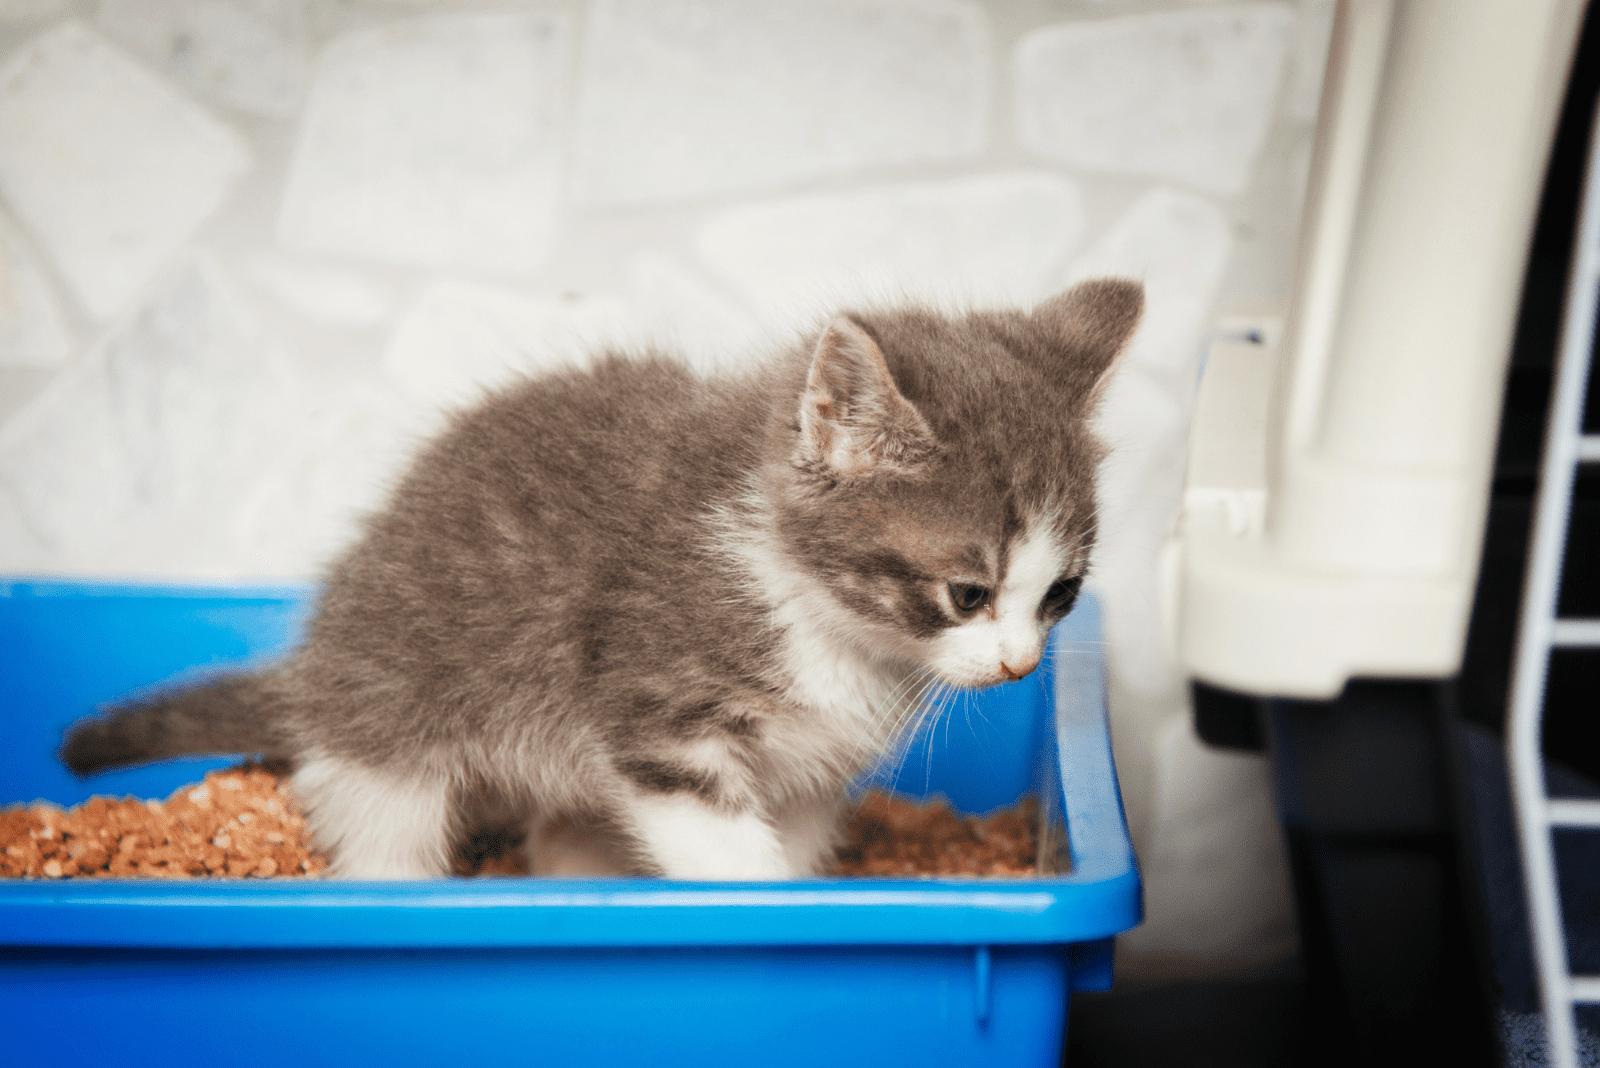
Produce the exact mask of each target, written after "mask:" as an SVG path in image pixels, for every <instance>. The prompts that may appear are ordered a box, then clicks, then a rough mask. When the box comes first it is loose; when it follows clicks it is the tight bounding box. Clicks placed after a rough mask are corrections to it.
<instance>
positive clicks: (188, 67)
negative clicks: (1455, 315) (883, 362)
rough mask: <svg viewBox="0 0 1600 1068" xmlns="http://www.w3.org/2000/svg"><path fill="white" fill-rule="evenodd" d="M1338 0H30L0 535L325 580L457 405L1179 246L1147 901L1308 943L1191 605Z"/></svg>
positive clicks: (1228, 947) (1116, 555) (1131, 618)
mask: <svg viewBox="0 0 1600 1068" xmlns="http://www.w3.org/2000/svg"><path fill="white" fill-rule="evenodd" d="M1330 17H1331V0H1297V2H1251V3H1231V4H1212V3H1193V2H1191V3H1172V2H1157V0H1149V2H1138V0H1128V2H1122V3H1118V2H1109V0H1107V2H1092V0H1077V2H1070V0H991V2H989V3H984V2H981V0H788V2H780V3H750V2H747V0H548V2H540V0H524V2H516V0H483V2H481V3H480V2H474V0H389V2H382V0H99V2H92V0H0V573H8V574H12V575H98V576H117V577H172V578H185V579H244V578H252V579H253V578H265V577H294V578H298V577H308V576H314V575H315V574H316V572H317V568H318V566H319V564H320V563H321V561H323V560H325V559H326V558H327V556H328V554H329V553H330V552H331V551H332V550H333V549H334V548H335V547H337V546H338V545H340V544H341V543H342V542H343V541H344V540H345V539H346V538H347V537H348V536H349V534H350V531H351V529H352V522H353V520H354V517H356V516H358V515H359V514H360V513H361V512H362V511H364V510H366V509H368V508H371V507H372V506H373V505H375V504H376V503H377V502H378V501H379V500H380V499H381V496H382V493H383V490H384V487H385V485H386V483H387V481H388V480H389V479H390V478H392V477H393V475H394V473H395V472H396V470H397V467H398V465H399V464H401V463H402V462H403V460H404V457H405V456H406V455H407V452H408V450H409V449H410V448H411V447H412V445H413V444H414V442H415V441H416V439H417V438H418V437H419V436H421V435H424V434H426V433H427V432H428V431H429V429H430V428H431V427H432V426H434V425H436V423H437V419H438V416H439V413H440V411H441V410H443V409H444V408H445V407H447V406H450V405H455V404H460V403H464V402H467V401H470V399H471V398H472V397H473V396H475V395H476V394H477V393H478V392H479V391H480V390H481V389H482V388H483V387H484V386H487V385H493V384H494V383H496V382H500V381H503V380H504V379H505V378H507V377H508V376H510V375H512V374H515V373H516V372H518V371H524V370H531V369H536V368H539V367H543V366H549V365H552V364H558V363H561V362H564V361H570V360H574V359H581V358H582V354H583V352H584V351H585V350H586V349H587V347H589V346H591V345H593V344H595V343H598V342H607V341H616V342H621V343H627V342H629V341H630V340H635V339H641V338H652V339H656V340H658V341H667V342H670V343H672V344H676V345H679V346H681V347H682V348H683V349H684V350H685V351H686V352H687V353H688V354H689V356H690V357H691V358H692V359H693V360H695V361H696V362H698V363H700V364H701V365H703V366H706V367H714V366H719V365H732V364H737V363H738V362H739V361H740V360H742V359H747V358H749V354H750V353H751V352H752V351H754V349H755V348H757V347H759V346H760V345H761V344H762V343H763V342H764V341H766V340H768V339H773V338H782V337H786V336H788V335H789V334H791V333H792V332H793V331H794V330H795V329H797V328H799V327H802V326H804V325H806V324H808V323H810V322H813V321H814V320H815V317H816V316H817V315H818V314H820V313H821V312H822V311H823V310H825V309H826V308H828V307H829V306H832V305H835V304H837V303H839V302H841V301H850V300H854V299H857V298H863V297H865V298H883V297H893V296H894V295H896V294H911V295H916V296H930V297H936V298H939V299H956V300H967V301H977V302H986V301H1018V302H1032V301H1034V300H1036V299H1038V298H1040V297H1041V296H1043V295H1045V294H1048V293H1050V292H1052V291H1054V290H1056V289H1058V288H1060V287H1061V286H1063V285H1065V284H1067V283H1068V282H1070V281H1072V280H1075V279H1077V278H1080V277H1085V276H1089V275H1094V274H1098V273H1106V272H1115V273H1119V274H1131V275H1134V276H1137V277H1141V278H1143V279H1144V280H1145V281H1146V283H1147V286H1148V292H1149V313H1148V319H1147V321H1146V323H1145V325H1144V326H1143V327H1142V328H1141V331H1140V333H1139V335H1138V338H1137V340H1136V342H1135V344H1134V347H1133V352H1132V354H1131V357H1130V359H1129V362H1128V366H1127V370H1126V373H1125V374H1124V375H1123V376H1122V379H1121V381H1120V382H1119V383H1118V384H1117V386H1116V387H1115V389H1114V391H1113V394H1112V396H1111V397H1110V399H1109V401H1108V406H1107V411H1106V414H1105V420H1104V426H1105V431H1106V433H1107V434H1108V435H1109V437H1110V438H1111V439H1112V441H1113V442H1114V444H1115V446H1116V448H1117V453H1116V456H1115V457H1114V459H1113V460H1112V461H1111V462H1110V463H1109V465H1108V469H1107V473H1106V487H1105V493H1104V501H1103V504H1102V510H1103V515H1104V519H1103V524H1102V530H1103V539H1104V549H1103V550H1102V552H1101V556H1100V560H1099V565H1098V571H1097V576H1096V582H1097V584H1098V585H1099V586H1100V588H1101V589H1102V591H1103V593H1104V595H1105V597H1106V598H1107V600H1108V603H1109V616H1108V618H1109V624H1108V626H1109V633H1108V660H1109V664H1110V667H1111V672H1112V682H1113V694H1114V698H1113V700H1114V707H1113V717H1114V721H1115V729H1116V734H1117V743H1118V747H1119V756H1118V759H1119V762H1120V764H1121V766H1122V771H1123V783H1124V789H1125V791H1126V795H1127V804H1128V810H1129V814H1130V817H1131V819H1132V821H1133V824H1134V828H1135V834H1136V838H1137V841H1138V843H1139V845H1140V848H1141V852H1142V855H1143V857H1144V863H1145V870H1146V874H1147V877H1148V887H1149V889H1148V902H1149V910H1150V922H1149V923H1148V924H1147V926H1146V927H1145V928H1144V929H1142V930H1141V931H1140V932H1138V933H1137V934H1135V935H1134V936H1132V937H1130V938H1128V939H1126V940H1125V944H1124V949H1123V960H1124V964H1125V974H1128V973H1129V970H1131V972H1132V973H1133V974H1140V973H1143V974H1156V973H1158V972H1161V971H1163V970H1165V971H1169V972H1170V971H1172V970H1180V971H1182V970H1189V971H1192V970H1195V969H1212V970H1216V969H1225V968H1232V967H1238V966H1243V965H1248V964H1251V963H1253V962H1259V961H1264V960H1269V959H1271V958H1273V957H1274V956H1277V955H1281V954H1282V953H1284V952H1285V951H1286V950H1287V949H1288V948H1290V947H1291V946H1292V936H1291V935H1290V934H1289V923H1288V912H1287V906H1286V904H1285V900H1286V899H1285V897H1284V890H1283V886H1284V883H1283V876H1282V871H1281V858H1280V855H1279V850H1278V846H1277V839H1276V835H1275V832H1274V830H1273V827H1272V823H1271V819H1270V811H1269V809H1270V806H1269V798H1268V794H1267V787H1266V780H1265V777H1264V774H1263V771H1262V768H1261V766H1260V763H1259V762H1258V761H1256V760H1253V759H1251V758H1247V757H1238V756H1225V755H1219V754H1216V753H1213V752H1209V751H1207V750H1205V749H1204V748H1203V747H1201V746H1200V745H1199V744H1198V743H1197V742H1196V741H1194V739H1193V737H1192V732H1191V730H1190V729H1189V726H1188V718H1187V714H1186V710H1185V708H1184V701H1183V695H1182V688H1181V686H1180V684H1179V680H1178V679H1177V677H1176V676H1175V675H1174V673H1173V671H1172V668H1171V666H1170V664H1169V663H1168V662H1167V660H1166V658H1165V654H1164V652H1163V650H1162V647H1161V642H1160V630H1159V626H1158V622H1157V619H1156V615H1155V599H1156V592H1155V555H1156V552H1157V550H1158V548H1159V546H1160V543H1161V541H1162V539H1163V537H1164V535H1165V532H1166V527H1167V524H1168V522H1169V520H1170V517H1171V513H1172V510H1173V507H1174V504H1175V503H1176V498H1177V493H1178V487H1179V482H1180V478H1181V473H1182V463H1183V449H1184V438H1185V432H1186V426H1187V420H1188V413H1189V410H1190V405H1191V401H1192V397H1193V391H1194V385H1195V379H1196V375H1197V370H1198V361H1199V358H1200V354H1201V352H1202V349H1203V344H1204V340H1205V338H1206V337H1207V336H1208V330H1209V324H1211V323H1213V322H1215V321H1216V319H1217V317H1218V316H1219V315H1221V314H1224V313H1231V314H1240V313H1255V314H1259V313H1265V314H1273V313H1281V311H1282V307H1283V303H1284V300H1285V289H1286V285H1287V281H1288V274H1289V269H1290V265H1291V263H1292V257H1293V242H1294V235H1295V228H1296V222H1297V219H1298V211H1299V200H1300V196H1301V191H1302V188H1303V185H1304V178H1305V172H1306V167H1307V162H1308V159H1309V149H1310V136H1311V126H1312V123H1313V121H1314V117H1315V110H1316V106H1317V100H1318V93H1319V88H1320V77H1321V68H1322V63H1323V57H1324V54H1325V49H1326V41H1327V32H1328V27H1329V22H1330Z"/></svg>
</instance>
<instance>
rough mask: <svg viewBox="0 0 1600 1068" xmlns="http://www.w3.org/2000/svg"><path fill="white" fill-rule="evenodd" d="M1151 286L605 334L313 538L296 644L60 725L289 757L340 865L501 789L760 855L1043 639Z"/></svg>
mask: <svg viewBox="0 0 1600 1068" xmlns="http://www.w3.org/2000/svg"><path fill="white" fill-rule="evenodd" d="M1142 304H1143V291H1142V288H1141V287H1140V286H1139V285H1138V284H1136V283H1132V282H1125V281H1118V280H1104V281H1095V282H1087V283H1084V284H1081V285H1078V286H1076V287H1075V288H1073V289H1071V290H1069V291H1067V292H1066V293H1063V294H1061V295H1059V296H1057V297H1054V298H1052V299H1050V300H1048V301H1045V302H1044V303H1043V304H1041V305H1039V306H1038V307H1037V308H1035V309H1034V310H1033V312H1032V313H1031V314H1026V313H1022V312H1016V311H1003V312H975V313H970V314H965V315H961V316H954V317H952V316H946V315H942V314H938V313H936V312H933V311H930V310H927V309H923V308H911V309H902V310H896V311H888V312H863V313H852V314H848V315H841V316H839V317H838V318H835V319H834V320H833V321H832V322H830V323H828V324H827V326H826V328H825V329H823V330H822V331H821V332H820V333H819V334H816V335H813V337H812V338H811V339H810V340H809V341H808V342H807V343H806V344H805V345H804V346H801V347H797V348H795V349H794V350H792V351H788V352H784V353H780V354H779V355H778V356H776V357H775V358H774V359H772V360H771V361H769V362H768V363H766V364H765V365H764V366H762V367H761V368H759V369H758V370H756V371H754V372H752V373H750V374H748V375H745V376H742V377H732V378H720V379H706V378H702V377H698V376H696V375H695V374H694V373H692V372H691V371H689V370H688V369H687V368H686V367H685V365H683V364H682V363H681V362H678V361H675V360H670V359H664V358H659V357H654V356H648V357H644V358H623V357H621V356H615V355H607V356H604V357H602V358H599V359H598V360H597V361H596V362H595V363H594V364H593V365H592V367H590V368H589V369H586V370H572V371H567V372H564V373H558V374H550V375H546V376H544V377H540V378H537V379H533V380H530V381H527V382H524V383H522V384H520V385H518V386H516V387H514V388H511V389H507V390H505V391H503V392H501V393H499V394H497V395H495V396H493V397H490V398H489V399H488V400H486V401H485V402H484V403H483V404H481V405H480V406H478V407H477V408H475V409H473V410H471V411H469V412H466V413H465V414H463V415H461V416H459V417H458V418H456V419H455V420H454V422H453V424H452V425H451V426H450V427H449V428H448V430H446V431H445V432H444V433H443V434H442V435H441V436H440V437H439V438H438V439H437V440H435V441H434V442H433V443H432V444H431V445H430V446H429V447H428V448H427V449H426V450H425V451H423V453H422V454H421V455H420V457H419V458H418V459H417V460H416V462H415V464H414V465H413V467H412V468H411V470H410V472H409V473H408V474H407V475H406V476H405V478H404V480H403V481H402V482H401V483H400V484H399V486H398V487H397V489H396V490H395V492H394V494H393V497H392V499H391V500H390V502H389V503H388V506H387V508H386V509H385V510H384V511H383V512H381V513H380V514H378V515H377V516H376V517H374V518H373V519H372V520H371V521H370V523H369V525H368V527H367V530H366V533H365V536H364V537H363V538H362V539H361V540H360V541H359V542H358V543H357V544H356V545H355V546H354V547H353V548H352V549H351V550H350V551H349V552H348V553H347V554H346V555H345V556H344V557H343V558H342V559H341V560H340V561H339V562H338V563H337V564H335V565H334V567H333V568H332V571H331V573H330V574H329V576H328V579H327V583H326V586H325V588H324V589H323V591H322V594H321V601H320V604H319V606H318V611H317V614H316V616H315V618H314V620H313V622H312V623H311V625H310V628H309V631H308V634H307V636H306V639H305V642H304V644H303V645H302V646H301V647H300V648H299V649H298V650H297V651H296V652H294V653H293V654H292V655H290V656H289V657H288V658H287V659H286V660H284V661H282V662H281V663H278V664H276V665H274V666H271V667H268V668H266V669H264V670H260V671H256V672H254V673H249V674H234V675H229V676H224V677H222V678H218V679H214V680H212V681H210V682H206V683H202V684H200V685H198V686H194V687H191V688H187V689H182V690H178V691H176V692H171V691H169V692H166V693H162V694H159V695H157V696H155V697H153V698H149V699H147V700H143V701H140V702H136V703H132V704H128V705H124V706H122V707H120V708H116V709H112V710H111V711H110V712H109V713H108V714H107V715H105V716H104V717H101V718H96V719H90V720H86V721H83V722H81V723H79V724H77V725H76V726H75V727H74V728H73V729H72V730H71V732H70V733H69V735H68V739H67V742H66V745H65V747H64V748H63V750H62V757H63V759H64V760H65V762H66V763H67V764H68V766H70V767H71V768H72V769H73V770H74V771H76V772H78V773H79V774H88V773H90V772H94V771H97V770H100V769H102V768H107V767H112V766H117V765H123V764H129V763H135V762H139V761H147V760H152V759H157V758H165V757H171V756H176V755H179V754H184V753H197V752H260V753H264V754H266V755H267V756H269V757H272V758H276V759H281V760H285V761H287V762H288V763H289V765H290V766H291V768H292V775H293V778H292V781H291V784H292V787H293V790H294V792H295V795H296V796H297V797H298V798H299V799H300V801H301V803H302V804H303V806H304V808H305V811H306V816H307V821H308V825H309V826H310V828H311V830H312V834H313V839H314V841H315V843H316V845H317V846H318V847H319V848H321V849H323V850H325V851H326V852H327V853H328V854H329V855H330V857H331V870H332V871H333V872H334V873H336V874H338V875H342V876H346V877H352V878H415V877H425V876H439V875H443V874H445V873H446V872H447V871H448V870H449V865H450V858H451V855H452V850H453V847H454V845H455V844H456V843H457V841H458V840H459V838H460V836H461V835H462V834H463V833H465V831H466V830H467V829H468V827H467V824H468V822H469V821H471V820H475V819H478V818H481V817H482V815H483V813H484V812H485V811H486V810H492V811H493V812H496V813H498V814H499V815H501V816H508V815H509V816H512V817H514V818H515V819H517V820H519V821H521V822H522V824H523V825H524V826H525V827H526V829H527V832H528V834H527V841H528V843H529V851H530V854H531V858H530V859H531V863H532V867H533V870H534V871H535V872H536V873H542V874H606V873H635V874H659V875H665V876H669V877H674V878H690V879H695V878H704V879H780V878H785V877H789V876H795V875H801V874H806V873H811V872H815V871H818V870H820V869H821V868H822V867H823V866H825V865H826V864H827V863H828V861H829V860H830V859H831V853H832V848H833V843H834V834H835V828H836V824H837V822H838V818H839V815H840V812H841V809H842V806H843V803H844V799H845V797H846V791H847V788H848V785H849V784H850V782H851V781H852V780H853V779H854V778H855V777H856V776H857V775H859V774H860V773H861V772H862V770H863V769H864V768H866V767H867V766H869V765H870V763H871V762H872V761H873V760H874V759H875V758H876V757H878V756H879V755H880V754H881V753H882V752H883V751H884V750H885V748H886V747H887V746H889V745H890V744H891V742H892V740H893V736H894V734H895V731H896V729H897V728H899V727H901V726H903V725H904V722H905V714H906V712H907V711H908V710H909V709H910V708H911V706H912V705H913V704H914V698H915V697H916V696H917V694H918V693H919V692H920V689H921V687H922V686H923V685H924V684H926V683H929V682H939V683H944V684H949V685H952V686H957V687H978V686H987V685H990V684H993V683H999V682H1003V681H1005V680H1008V679H1015V678H1020V677H1021V676H1023V675H1026V674H1028V673H1029V672H1030V671H1032V670H1033V669H1034V668H1035V667H1036V666H1037V665H1038V663H1039V660H1040V656H1041V654H1042V650H1043V647H1044V641H1045V635H1046V632H1047V631H1048V630H1049V628H1050V626H1051V624H1053V623H1055V622H1056V621H1057V620H1058V619H1060V618H1061V617H1062V616H1063V615H1065V614H1066V612H1067V610H1068V609H1069V608H1070V607H1071V605H1072V602H1073V599H1074V597H1075V596H1076V595H1077V591H1078V588H1079V586H1080V584H1081V582H1082V579H1083V574H1084V569H1085V568H1086V566H1087V564H1088V559H1089V551H1090V547H1091V544H1092V542H1093V540H1094V528H1095V520H1094V514H1095V512H1094V482H1095V469H1096V466H1097V465H1098V463H1099V461H1100V459H1101V457H1102V447H1101V445H1100V443H1099V442H1098V441H1097V440H1096V438H1095V437H1094V435H1093V433H1092V432H1091V430H1090V427H1089V419H1090V417H1091V415H1092V414H1093V412H1094V409H1095V406H1096V403H1097V401H1098V398H1099V396H1100V394H1101V392H1102V389H1103V386H1104V383H1105V380H1106V378H1107V374H1108V371H1109V370H1110V368H1111V367H1112V365H1113V363H1114V361H1115V358H1116V356H1117V353H1118V352H1119V351H1120V350H1121V349H1122V347H1123V345H1124V344H1125V343H1126V341H1127V339H1128V337H1129V335H1130V334H1131V333H1132V331H1133V329H1134V327H1135V325H1136V324H1137V322H1138V319H1139V315H1140V311H1141V308H1142Z"/></svg>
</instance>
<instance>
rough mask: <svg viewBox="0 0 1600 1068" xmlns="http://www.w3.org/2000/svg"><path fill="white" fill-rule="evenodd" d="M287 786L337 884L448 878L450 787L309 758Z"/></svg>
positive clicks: (437, 778) (418, 776)
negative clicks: (297, 801) (358, 881)
mask: <svg viewBox="0 0 1600 1068" xmlns="http://www.w3.org/2000/svg"><path fill="white" fill-rule="evenodd" d="M289 787H290V789H291V790H293V791H294V795H295V797H296V799H298V800H299V802H300V805H301V807H302V808H303V809H304V810H305V814H306V826H307V829H309V830H310V832H311V841H312V845H313V846H314V847H315V848H316V849H318V850H319V851H321V852H324V853H327V854H328V871H329V874H331V875H334V876H337V877H339V878H342V879H431V878H438V877H440V876H443V875H446V874H448V873H449V871H450V847H451V841H452V822H453V818H454V812H453V809H452V804H451V790H450V783H449V780H448V779H447V778H446V777H445V776H442V775H434V774H428V773H426V772H421V773H418V772H404V773H401V772H391V771H388V770H380V769H376V768H370V767H367V766H366V765H364V764H360V763H357V762H356V761H353V760H347V759H343V758H340V757H334V756H328V755H325V754H315V755H313V756H311V757H309V758H308V759H306V760H305V761H304V762H302V763H301V765H300V767H299V768H298V769H296V771H295V773H294V775H293V776H292V777H291V778H290V780H289Z"/></svg>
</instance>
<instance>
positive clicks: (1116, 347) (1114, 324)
mask: <svg viewBox="0 0 1600 1068" xmlns="http://www.w3.org/2000/svg"><path fill="white" fill-rule="evenodd" d="M1143 313H1144V285H1143V284H1142V283H1140V282H1134V281H1130V280H1129V279H1126V278H1097V279H1095V280H1094V281H1090V282H1079V283H1078V284H1077V285H1075V286H1073V287H1072V288H1071V289H1069V290H1067V291H1066V292H1065V293H1061V294H1058V295H1056V296H1054V297H1051V298H1050V299H1049V300H1047V301H1045V302H1044V303H1042V304H1040V305H1039V306H1038V307H1036V308H1034V309H1033V315H1032V321H1033V323H1034V324H1035V326H1036V327H1037V328H1038V329H1039V330H1040V332H1041V333H1042V334H1043V335H1044V337H1045V341H1046V345H1047V346H1048V347H1049V348H1050V350H1051V351H1052V353H1053V354H1054V358H1055V366H1054V367H1052V368H1051V369H1050V374H1051V376H1052V377H1053V378H1055V380H1056V381H1057V382H1058V383H1059V384H1060V385H1061V386H1062V388H1063V389H1064V390H1065V391H1066V392H1067V394H1068V395H1069V396H1070V397H1071V398H1073V402H1074V405H1075V406H1076V407H1077V408H1078V409H1079V410H1081V411H1086V412H1087V411H1092V410H1093V409H1094V408H1095V407H1096V406H1097V405H1098V404H1099V402H1100V398H1101V396H1102V395H1103V394H1104V393H1105V389H1106V383H1107V382H1109V381H1110V379H1111V374H1112V372H1113V371H1115V370H1116V367H1117V363H1118V360H1117V357H1118V356H1120V355H1121V354H1122V352H1123V350H1124V349H1125V348H1126V347H1127V344H1128V339H1129V338H1131V337H1132V336H1133V331H1134V329H1135V328H1136V327H1137V326H1138V325H1139V317H1140V316H1141V315H1142V314H1143Z"/></svg>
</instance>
